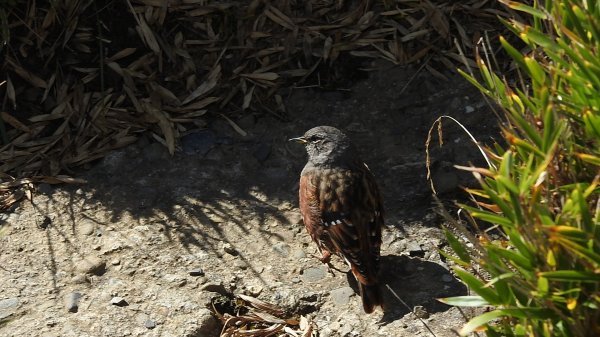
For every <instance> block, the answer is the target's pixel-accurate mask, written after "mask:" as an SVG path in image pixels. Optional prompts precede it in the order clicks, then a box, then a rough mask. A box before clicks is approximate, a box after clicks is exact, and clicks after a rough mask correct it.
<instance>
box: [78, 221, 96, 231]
mask: <svg viewBox="0 0 600 337" xmlns="http://www.w3.org/2000/svg"><path fill="white" fill-rule="evenodd" d="M95 231H96V224H95V223H94V222H93V221H92V220H90V219H83V220H81V222H80V223H79V232H80V233H81V234H83V235H92V234H94V232H95Z"/></svg>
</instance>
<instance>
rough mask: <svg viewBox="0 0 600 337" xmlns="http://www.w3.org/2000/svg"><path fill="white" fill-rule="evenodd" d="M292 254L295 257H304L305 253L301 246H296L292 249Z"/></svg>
mask: <svg viewBox="0 0 600 337" xmlns="http://www.w3.org/2000/svg"><path fill="white" fill-rule="evenodd" d="M292 256H293V257H294V258H295V259H303V258H305V257H306V253H305V252H304V250H302V248H296V249H294V251H293V252H292Z"/></svg>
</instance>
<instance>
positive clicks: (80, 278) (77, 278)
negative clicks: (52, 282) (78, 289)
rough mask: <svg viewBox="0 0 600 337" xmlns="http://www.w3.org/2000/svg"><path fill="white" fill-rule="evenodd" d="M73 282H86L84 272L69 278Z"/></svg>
mask: <svg viewBox="0 0 600 337" xmlns="http://www.w3.org/2000/svg"><path fill="white" fill-rule="evenodd" d="M71 282H72V283H73V284H84V283H87V282H88V279H87V277H86V276H85V275H84V274H78V275H75V276H73V277H72V278H71Z"/></svg>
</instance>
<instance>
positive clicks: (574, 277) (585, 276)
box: [538, 270, 600, 283]
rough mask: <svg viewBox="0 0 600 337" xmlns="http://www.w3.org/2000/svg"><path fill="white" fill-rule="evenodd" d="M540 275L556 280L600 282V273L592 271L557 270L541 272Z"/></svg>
mask: <svg viewBox="0 0 600 337" xmlns="http://www.w3.org/2000/svg"><path fill="white" fill-rule="evenodd" d="M538 275H539V276H540V277H545V278H547V279H549V280H554V281H579V282H591V283H597V282H600V274H597V273H594V272H591V271H579V270H557V271H546V272H540V273H538Z"/></svg>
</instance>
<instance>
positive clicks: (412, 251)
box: [406, 241, 425, 256]
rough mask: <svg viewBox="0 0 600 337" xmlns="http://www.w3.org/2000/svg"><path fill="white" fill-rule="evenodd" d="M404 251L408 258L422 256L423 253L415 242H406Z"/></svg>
mask: <svg viewBox="0 0 600 337" xmlns="http://www.w3.org/2000/svg"><path fill="white" fill-rule="evenodd" d="M406 251H407V252H408V255H410V256H423V255H425V252H424V251H423V248H422V247H421V245H420V244H419V243H417V242H415V241H408V242H407V244H406Z"/></svg>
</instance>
